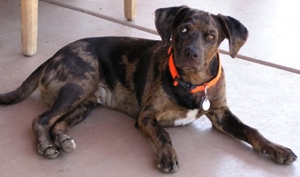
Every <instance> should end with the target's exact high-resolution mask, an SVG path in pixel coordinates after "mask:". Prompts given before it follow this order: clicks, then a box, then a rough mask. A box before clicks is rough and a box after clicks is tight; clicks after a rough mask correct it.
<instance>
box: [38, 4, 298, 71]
mask: <svg viewBox="0 0 300 177" xmlns="http://www.w3.org/2000/svg"><path fill="white" fill-rule="evenodd" d="M40 1H42V2H45V3H48V4H52V5H56V6H59V7H63V8H66V9H70V10H74V11H78V12H82V13H85V14H88V15H91V16H94V17H98V18H101V19H104V20H107V21H110V22H113V23H117V24H121V25H124V26H127V27H130V28H134V29H137V30H140V31H144V32H147V33H150V34H154V35H158V33H157V32H156V31H155V30H152V29H149V28H145V27H142V26H139V25H135V24H130V23H129V22H125V21H122V20H118V19H115V18H112V17H109V16H106V15H102V14H98V13H96V12H92V11H89V10H86V9H82V8H79V7H74V6H71V5H68V4H64V3H61V2H54V1H47V0H40ZM220 53H222V54H225V55H229V52H228V51H225V50H221V49H220ZM236 58H239V59H241V60H244V61H248V62H251V63H256V64H259V65H263V66H267V67H271V68H276V69H279V70H283V71H287V72H290V73H294V74H300V70H299V69H295V68H291V67H287V66H283V65H279V64H275V63H271V62H267V61H263V60H259V59H255V58H251V57H248V56H245V55H241V54H238V55H237V57H236Z"/></svg>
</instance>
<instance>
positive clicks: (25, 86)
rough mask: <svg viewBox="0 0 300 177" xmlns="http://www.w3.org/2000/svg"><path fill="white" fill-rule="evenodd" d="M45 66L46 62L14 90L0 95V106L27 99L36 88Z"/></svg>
mask: <svg viewBox="0 0 300 177" xmlns="http://www.w3.org/2000/svg"><path fill="white" fill-rule="evenodd" d="M46 64H47V62H45V63H44V64H42V65H41V66H39V67H38V68H37V69H36V70H35V71H34V72H33V73H32V74H31V75H30V76H29V77H28V78H27V79H26V80H25V81H24V82H23V83H22V85H21V86H20V87H19V88H17V89H16V90H14V91H11V92H8V93H3V94H0V105H9V104H16V103H19V102H21V101H23V100H25V99H26V98H28V97H29V96H30V95H31V93H32V92H33V91H34V90H35V89H36V88H37V87H38V85H39V80H40V77H41V75H42V72H43V69H44V67H45V66H46Z"/></svg>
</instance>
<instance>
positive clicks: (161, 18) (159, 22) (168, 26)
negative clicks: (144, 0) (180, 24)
mask: <svg viewBox="0 0 300 177" xmlns="http://www.w3.org/2000/svg"><path fill="white" fill-rule="evenodd" d="M184 9H185V10H187V9H189V8H188V7H187V6H179V7H169V8H160V9H157V10H156V11H155V26H156V29H157V32H158V34H159V35H160V37H161V39H162V41H163V44H164V45H167V44H168V43H169V42H170V39H171V35H172V26H173V21H174V19H175V17H176V16H177V15H178V14H179V13H180V11H182V10H184Z"/></svg>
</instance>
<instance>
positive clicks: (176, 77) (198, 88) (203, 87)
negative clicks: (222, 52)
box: [168, 47, 222, 93]
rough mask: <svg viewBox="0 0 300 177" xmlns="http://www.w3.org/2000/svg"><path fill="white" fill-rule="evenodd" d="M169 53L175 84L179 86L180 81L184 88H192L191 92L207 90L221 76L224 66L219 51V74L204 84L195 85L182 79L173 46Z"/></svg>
mask: <svg viewBox="0 0 300 177" xmlns="http://www.w3.org/2000/svg"><path fill="white" fill-rule="evenodd" d="M168 54H169V68H170V72H171V75H172V78H173V80H174V82H173V84H174V86H177V85H178V83H179V84H180V85H182V86H183V87H184V88H186V89H188V90H190V91H191V93H196V92H200V91H206V90H207V89H209V88H210V87H212V86H214V85H216V84H217V82H218V80H219V79H220V77H221V72H222V67H221V60H220V56H219V52H218V53H217V57H218V60H219V68H218V74H217V76H216V77H215V78H213V79H212V80H211V81H209V82H206V83H204V84H203V85H193V84H190V83H188V82H186V81H184V80H182V79H180V76H179V74H178V72H177V69H176V66H175V63H174V60H173V54H172V47H170V48H169V50H168Z"/></svg>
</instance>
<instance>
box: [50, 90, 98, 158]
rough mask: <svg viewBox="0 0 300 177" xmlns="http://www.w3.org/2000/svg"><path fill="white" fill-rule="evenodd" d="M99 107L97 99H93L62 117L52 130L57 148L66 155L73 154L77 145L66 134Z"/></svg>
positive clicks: (93, 97)
mask: <svg viewBox="0 0 300 177" xmlns="http://www.w3.org/2000/svg"><path fill="white" fill-rule="evenodd" d="M96 105H97V98H96V97H95V96H92V97H91V98H89V99H87V100H85V101H83V102H82V103H81V104H80V105H79V106H77V107H76V108H74V109H73V110H72V111H71V112H69V113H67V114H65V115H64V116H63V117H61V118H60V119H59V120H58V121H57V122H56V123H55V125H54V126H53V127H52V130H51V137H52V138H53V139H54V144H55V145H56V147H58V148H60V149H61V150H63V151H64V152H66V153H70V152H73V150H74V149H75V147H76V145H75V142H74V140H73V139H72V138H70V137H69V136H68V135H67V134H66V132H67V131H68V130H69V129H70V128H71V127H72V126H74V125H76V124H78V123H80V122H81V121H83V120H84V119H85V118H86V116H87V115H88V114H89V113H90V111H91V110H92V109H93V108H94V107H95V106H96Z"/></svg>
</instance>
